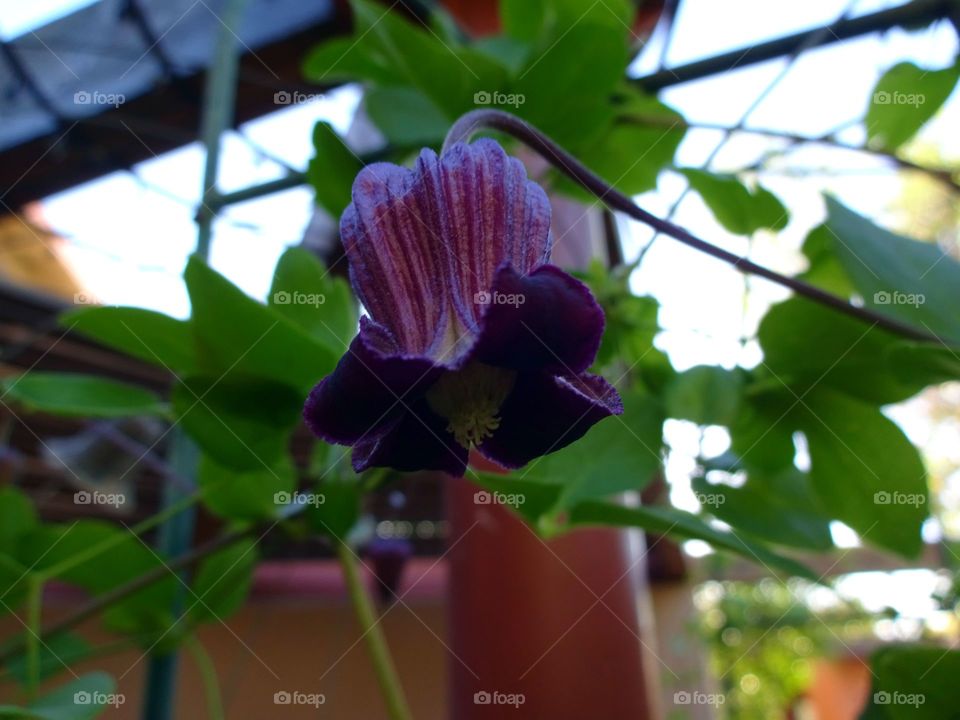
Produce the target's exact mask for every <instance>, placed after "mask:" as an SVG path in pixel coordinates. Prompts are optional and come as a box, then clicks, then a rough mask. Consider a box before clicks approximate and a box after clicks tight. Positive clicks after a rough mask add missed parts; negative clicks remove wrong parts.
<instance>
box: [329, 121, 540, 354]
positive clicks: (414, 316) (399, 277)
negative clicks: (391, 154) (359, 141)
mask: <svg viewBox="0 0 960 720" xmlns="http://www.w3.org/2000/svg"><path fill="white" fill-rule="evenodd" d="M341 235H342V237H343V243H344V247H345V248H346V250H347V255H348V257H349V259H350V273H351V280H352V283H353V286H354V288H355V290H356V292H357V295H358V296H359V297H360V299H361V301H362V302H363V304H364V305H365V306H366V307H367V309H368V311H369V312H370V315H371V316H372V317H373V319H374V320H376V321H377V322H378V323H380V324H381V325H383V326H384V327H386V328H387V329H388V330H389V331H390V332H391V333H392V335H393V336H394V337H395V338H396V339H397V342H398V344H399V346H400V348H401V350H402V351H403V352H404V353H405V354H409V355H423V356H427V357H430V358H431V359H433V360H434V361H435V362H437V363H439V364H443V365H446V366H448V367H455V366H456V365H457V363H458V361H460V360H462V359H463V357H464V356H465V354H466V353H467V351H468V350H469V349H470V347H471V346H472V345H473V342H474V341H475V339H476V337H477V335H478V333H479V330H480V325H481V317H482V315H483V311H484V310H485V306H484V305H483V304H482V303H481V302H478V298H481V297H482V296H483V294H484V293H486V292H487V291H488V290H489V289H490V288H491V286H492V285H493V282H494V277H495V274H496V272H497V269H498V268H499V267H500V266H501V265H503V264H504V263H509V264H510V265H511V266H512V267H513V268H514V269H515V270H516V271H517V272H519V273H520V274H526V273H528V272H530V271H532V270H533V269H534V268H536V267H537V266H539V265H541V264H543V263H544V262H546V260H547V258H548V257H549V255H550V242H551V240H550V205H549V202H548V200H547V198H546V195H545V194H544V192H543V190H542V189H541V188H540V187H539V186H537V185H536V184H535V183H533V182H532V181H530V180H528V179H527V176H526V171H525V170H524V168H523V165H522V164H521V163H520V162H519V161H518V160H516V159H513V158H510V157H508V156H507V154H506V153H505V152H504V151H503V149H502V148H501V147H500V146H499V145H498V144H497V143H495V142H494V141H492V140H478V141H477V142H475V143H472V144H470V145H466V144H458V145H455V146H453V147H452V148H450V149H449V150H448V151H447V152H446V153H444V155H443V156H442V157H438V156H437V155H436V153H434V152H433V151H431V150H424V151H423V152H422V153H421V155H420V158H419V159H418V161H417V163H416V166H415V167H414V168H413V169H412V170H407V169H405V168H401V167H398V166H396V165H391V164H388V163H377V164H374V165H370V166H368V167H366V168H365V169H364V170H362V171H361V172H360V174H359V175H358V176H357V179H356V181H355V183H354V186H353V202H352V203H351V204H350V206H349V207H348V208H347V210H346V211H345V212H344V214H343V217H342V219H341Z"/></svg>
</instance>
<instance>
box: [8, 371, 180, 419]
mask: <svg viewBox="0 0 960 720" xmlns="http://www.w3.org/2000/svg"><path fill="white" fill-rule="evenodd" d="M0 388H2V389H3V394H4V396H6V397H9V398H11V399H13V400H16V401H17V402H19V403H21V404H22V405H23V406H24V407H26V408H27V409H29V410H32V411H36V412H47V413H52V414H54V415H67V416H76V417H94V418H120V417H131V416H138V415H159V416H165V415H166V414H167V411H168V408H167V406H166V405H165V404H164V403H163V402H161V400H160V398H158V397H157V396H156V395H154V394H153V393H152V392H150V391H149V390H144V389H143V388H141V387H138V386H136V385H131V384H129V383H124V382H118V381H116V380H108V379H107V378H102V377H97V376H94V375H80V374H79V373H59V372H41V371H39V370H31V371H30V372H28V373H26V374H24V375H21V376H19V377H15V378H7V379H5V380H3V381H2V382H0Z"/></svg>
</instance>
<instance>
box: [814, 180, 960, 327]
mask: <svg viewBox="0 0 960 720" xmlns="http://www.w3.org/2000/svg"><path fill="white" fill-rule="evenodd" d="M827 209H828V212H829V215H828V219H827V223H826V225H827V227H828V228H829V229H830V231H831V232H832V233H833V234H834V236H835V237H836V239H837V242H836V243H835V244H834V250H835V251H836V253H837V257H838V258H839V260H840V262H841V263H842V264H843V267H844V269H846V271H847V274H848V275H849V276H850V278H851V280H853V283H854V284H855V285H856V287H857V289H858V290H859V291H860V294H861V295H862V296H863V299H864V303H865V304H866V306H867V307H870V308H872V309H874V310H876V311H877V312H880V313H884V314H887V315H890V316H893V317H897V318H900V319H901V320H906V321H907V322H910V323H913V324H914V325H916V326H917V328H918V329H920V330H927V331H929V332H932V333H936V334H937V335H939V336H940V337H941V338H943V339H945V340H947V341H948V342H949V341H953V342H954V343H955V344H960V313H957V311H956V308H957V307H958V304H960V263H958V262H957V261H956V260H954V259H952V258H950V257H949V256H947V255H945V254H944V253H943V251H942V250H940V248H938V247H937V246H936V245H934V244H932V243H922V242H917V241H916V240H910V239H909V238H905V237H902V236H900V235H896V234H894V233H892V232H889V231H887V230H884V229H883V228H880V227H877V226H876V225H874V224H873V223H872V222H870V221H869V220H867V219H866V218H864V217H861V216H860V215H857V214H856V213H855V212H853V211H852V210H849V209H847V208H846V207H844V206H843V205H841V204H840V203H839V202H837V201H836V200H833V199H831V198H827Z"/></svg>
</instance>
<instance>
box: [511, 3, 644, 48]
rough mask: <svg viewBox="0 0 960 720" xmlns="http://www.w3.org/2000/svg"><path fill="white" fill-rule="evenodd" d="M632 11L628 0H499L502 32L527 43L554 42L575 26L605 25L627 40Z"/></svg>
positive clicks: (632, 8)
mask: <svg viewBox="0 0 960 720" xmlns="http://www.w3.org/2000/svg"><path fill="white" fill-rule="evenodd" d="M634 12H635V8H634V7H633V6H632V3H630V2H627V0H605V2H604V3H602V4H598V3H596V2H593V0H501V2H500V19H501V21H502V23H503V27H504V31H505V32H506V33H507V34H508V35H510V36H512V37H515V38H518V39H520V40H526V41H533V40H551V41H552V40H553V39H555V38H556V37H557V36H560V35H562V34H563V33H564V32H566V31H568V30H569V29H570V28H571V27H574V26H576V25H577V24H578V23H581V22H586V23H594V24H599V25H605V26H608V27H610V28H612V29H616V30H619V32H620V33H621V34H622V35H624V37H626V34H627V33H628V32H629V28H630V25H631V23H632V21H633V13H634Z"/></svg>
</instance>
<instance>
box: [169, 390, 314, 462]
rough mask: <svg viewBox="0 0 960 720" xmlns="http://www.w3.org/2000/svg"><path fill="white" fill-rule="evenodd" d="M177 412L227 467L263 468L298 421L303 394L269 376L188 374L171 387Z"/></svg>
mask: <svg viewBox="0 0 960 720" xmlns="http://www.w3.org/2000/svg"><path fill="white" fill-rule="evenodd" d="M172 401H173V409H174V413H175V415H176V417H177V419H178V420H179V422H180V423H181V425H182V426H183V428H184V430H186V431H187V433H189V435H190V436H191V437H192V438H193V439H194V440H195V441H196V443H197V445H199V446H200V447H201V448H202V449H203V451H204V452H206V453H208V454H209V455H210V456H211V457H212V458H213V459H214V460H216V461H217V462H218V463H219V464H221V465H223V466H224V467H225V468H229V469H231V470H240V471H255V472H260V471H263V470H265V469H268V468H270V467H272V466H273V465H274V463H276V462H278V461H279V460H280V458H281V457H282V456H283V455H284V453H285V452H286V450H287V445H288V443H289V439H290V433H291V432H292V430H293V428H294V427H295V426H296V425H297V423H298V422H299V421H300V411H301V409H302V407H303V397H302V396H301V395H300V394H299V393H298V392H297V391H295V390H293V389H292V388H290V387H288V386H286V385H283V384H280V383H276V382H270V381H265V380H257V379H252V378H246V379H242V378H237V379H233V380H218V379H217V378H213V377H209V376H196V377H189V378H184V379H183V381H181V382H178V383H177V384H176V385H175V386H174V388H173V395H172Z"/></svg>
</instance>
